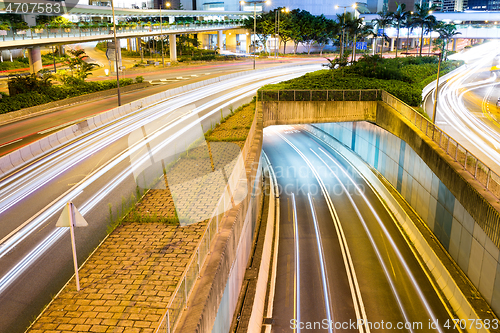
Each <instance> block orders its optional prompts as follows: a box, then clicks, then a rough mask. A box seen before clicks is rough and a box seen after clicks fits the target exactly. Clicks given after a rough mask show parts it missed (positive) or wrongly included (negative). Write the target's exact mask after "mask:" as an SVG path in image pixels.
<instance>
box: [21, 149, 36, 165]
mask: <svg viewBox="0 0 500 333" xmlns="http://www.w3.org/2000/svg"><path fill="white" fill-rule="evenodd" d="M19 153H20V154H21V158H22V159H23V161H24V162H27V161H29V160H31V159H32V158H33V154H31V149H30V147H29V146H25V147H23V148H21V149H19Z"/></svg>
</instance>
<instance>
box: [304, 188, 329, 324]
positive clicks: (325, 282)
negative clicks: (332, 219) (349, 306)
mask: <svg viewBox="0 0 500 333" xmlns="http://www.w3.org/2000/svg"><path fill="white" fill-rule="evenodd" d="M307 199H308V200H309V207H310V208H311V214H312V218H313V222H314V232H315V233H316V244H317V246H318V255H319V262H320V268H321V282H322V284H323V297H324V299H325V308H326V317H327V318H326V319H328V322H329V323H332V322H333V320H332V315H331V312H332V308H331V306H330V288H329V287H328V286H329V284H328V275H327V274H326V265H325V254H324V252H323V241H322V240H321V233H320V232H319V226H318V219H317V218H316V211H315V210H314V205H313V202H312V198H311V193H307ZM328 332H332V325H328Z"/></svg>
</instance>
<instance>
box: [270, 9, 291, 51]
mask: <svg viewBox="0 0 500 333" xmlns="http://www.w3.org/2000/svg"><path fill="white" fill-rule="evenodd" d="M289 11H290V10H289V9H288V8H286V7H285V8H281V10H277V11H276V17H277V19H276V20H275V22H274V35H275V38H276V43H278V46H277V47H276V49H275V54H276V59H277V58H278V55H279V48H280V47H279V46H280V45H279V44H280V43H279V41H280V12H283V13H288V12H289ZM276 23H277V25H276Z"/></svg>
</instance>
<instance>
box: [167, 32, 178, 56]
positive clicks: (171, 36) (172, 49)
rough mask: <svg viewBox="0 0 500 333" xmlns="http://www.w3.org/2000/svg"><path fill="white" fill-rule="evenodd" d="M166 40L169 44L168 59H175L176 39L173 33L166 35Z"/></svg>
mask: <svg viewBox="0 0 500 333" xmlns="http://www.w3.org/2000/svg"><path fill="white" fill-rule="evenodd" d="M168 42H169V44H170V61H171V62H176V61H177V40H176V39H175V35H174V34H169V35H168Z"/></svg>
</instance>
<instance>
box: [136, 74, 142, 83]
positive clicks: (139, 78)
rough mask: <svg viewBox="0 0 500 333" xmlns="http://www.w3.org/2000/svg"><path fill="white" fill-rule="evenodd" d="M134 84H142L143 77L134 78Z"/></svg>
mask: <svg viewBox="0 0 500 333" xmlns="http://www.w3.org/2000/svg"><path fill="white" fill-rule="evenodd" d="M135 82H136V83H143V82H144V76H140V75H139V76H136V77H135Z"/></svg>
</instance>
